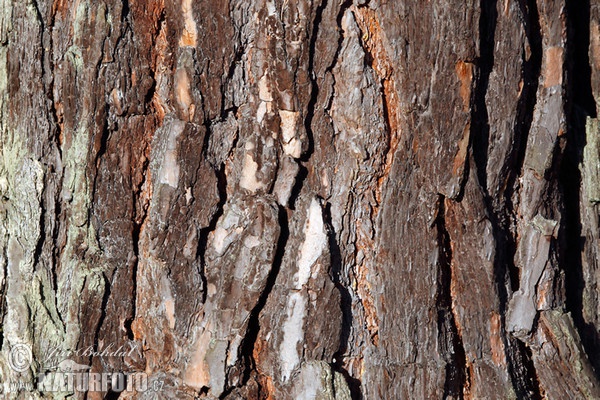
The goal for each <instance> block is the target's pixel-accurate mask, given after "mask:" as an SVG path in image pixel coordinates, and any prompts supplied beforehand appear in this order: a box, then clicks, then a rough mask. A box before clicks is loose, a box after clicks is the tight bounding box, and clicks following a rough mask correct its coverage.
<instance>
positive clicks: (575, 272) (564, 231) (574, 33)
mask: <svg viewBox="0 0 600 400" xmlns="http://www.w3.org/2000/svg"><path fill="white" fill-rule="evenodd" d="M566 5H567V17H568V23H567V46H566V47H567V48H566V51H567V60H568V62H569V64H568V66H567V68H568V73H567V76H568V79H567V81H566V92H567V100H566V107H565V108H566V110H565V112H566V114H567V118H568V124H569V125H568V130H567V143H566V146H565V151H564V157H563V159H562V161H561V166H560V174H559V186H560V191H561V194H562V196H563V200H564V211H563V218H562V219H561V222H562V224H561V229H560V241H559V243H560V245H563V246H564V247H565V248H564V251H563V252H562V257H563V259H562V260H561V262H560V265H561V266H562V267H563V270H564V272H565V285H566V305H567V310H568V311H570V312H571V315H572V317H573V322H574V324H575V326H576V328H577V331H578V332H579V336H580V337H581V342H582V345H583V347H584V349H585V352H586V354H587V355H588V358H589V360H590V362H591V363H592V365H593V367H594V370H595V372H596V376H597V377H598V378H599V379H600V357H599V356H600V334H599V333H598V330H597V327H595V326H594V324H593V323H590V322H587V321H586V320H585V318H584V315H583V311H584V298H583V294H584V286H585V284H586V282H585V280H584V271H583V259H582V256H583V254H584V253H583V252H584V247H583V246H584V242H583V241H582V237H581V236H582V234H583V232H582V231H583V224H582V220H581V218H582V216H581V215H582V214H581V212H582V209H581V203H582V199H581V185H582V176H581V171H580V169H579V166H580V165H581V164H582V161H583V148H584V146H585V144H586V118H587V117H588V116H589V117H592V118H596V117H597V111H596V101H595V99H594V95H593V90H592V82H591V67H590V58H589V48H590V1H589V0H577V1H574V0H566Z"/></svg>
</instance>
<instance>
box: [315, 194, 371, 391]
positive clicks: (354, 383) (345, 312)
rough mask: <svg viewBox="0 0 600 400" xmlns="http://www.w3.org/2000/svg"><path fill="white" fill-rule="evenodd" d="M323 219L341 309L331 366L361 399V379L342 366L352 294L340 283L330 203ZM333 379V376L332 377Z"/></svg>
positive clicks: (350, 317)
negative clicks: (336, 344)
mask: <svg viewBox="0 0 600 400" xmlns="http://www.w3.org/2000/svg"><path fill="white" fill-rule="evenodd" d="M323 220H324V222H325V226H326V228H327V236H328V241H329V252H330V255H331V269H330V271H329V273H330V275H331V280H332V281H333V283H334V284H335V287H336V288H337V289H338V290H339V292H340V299H341V300H340V301H341V304H340V307H341V310H342V328H341V330H340V344H339V348H338V350H337V351H336V352H335V353H334V354H333V364H332V368H333V370H334V371H338V372H339V373H341V374H342V375H343V376H344V377H345V378H346V382H347V383H348V387H349V388H350V392H351V395H352V399H353V400H358V399H362V398H363V396H362V392H361V389H360V387H361V381H360V380H359V379H356V378H354V377H352V376H351V375H350V373H349V372H348V371H347V370H346V369H345V368H344V367H343V364H344V356H345V355H346V353H347V351H348V344H349V343H348V342H349V339H350V333H351V330H352V324H353V315H352V296H351V294H350V291H349V290H348V288H347V287H346V286H344V284H343V283H342V279H341V274H342V262H343V261H342V254H341V250H340V246H339V244H338V241H337V234H336V232H335V229H334V227H333V223H332V219H331V204H330V203H327V204H326V205H325V207H324V209H323ZM332 379H333V378H332ZM332 387H334V388H335V385H333V384H332Z"/></svg>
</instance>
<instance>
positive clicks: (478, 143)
mask: <svg viewBox="0 0 600 400" xmlns="http://www.w3.org/2000/svg"><path fill="white" fill-rule="evenodd" d="M480 7H481V16H480V19H479V48H480V52H481V53H480V56H479V59H478V60H477V66H478V67H479V68H478V72H477V76H476V78H475V79H476V81H475V88H474V90H473V92H474V94H473V108H472V112H471V149H472V154H473V161H474V162H475V165H476V172H477V178H478V180H479V185H480V186H481V188H482V189H483V190H484V192H485V196H486V198H488V197H489V193H488V190H487V158H488V149H489V136H490V124H489V116H488V111H487V105H486V103H485V97H486V95H487V91H488V86H489V81H490V74H491V73H492V70H493V68H494V46H495V36H496V24H497V20H498V10H497V8H496V7H497V0H481V2H480Z"/></svg>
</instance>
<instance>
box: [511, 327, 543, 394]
mask: <svg viewBox="0 0 600 400" xmlns="http://www.w3.org/2000/svg"><path fill="white" fill-rule="evenodd" d="M506 348H507V355H508V357H507V359H508V371H509V373H510V376H511V379H512V384H513V387H514V389H515V392H516V394H517V398H519V399H528V400H542V398H543V397H542V394H541V392H540V387H539V380H538V378H537V373H536V371H535V365H534V364H533V360H532V358H531V350H530V349H529V347H527V345H526V344H525V343H523V342H522V341H521V340H519V339H517V338H515V337H512V336H511V337H509V339H508V346H506Z"/></svg>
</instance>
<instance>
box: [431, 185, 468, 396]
mask: <svg viewBox="0 0 600 400" xmlns="http://www.w3.org/2000/svg"><path fill="white" fill-rule="evenodd" d="M445 201H446V198H445V196H443V195H439V196H438V205H437V207H438V209H437V216H436V219H435V222H434V224H435V227H436V230H437V246H438V260H437V289H436V300H435V302H436V308H437V327H438V343H439V346H440V349H441V353H442V356H443V357H444V360H445V361H446V380H445V383H444V399H446V398H459V399H462V398H463V396H464V393H463V390H464V387H465V384H466V382H467V374H466V364H467V360H466V356H465V349H464V347H463V343H462V338H461V337H460V333H459V332H458V328H457V326H456V320H455V316H454V312H453V310H452V290H451V284H452V243H451V239H450V234H449V233H448V231H447V229H446V204H445Z"/></svg>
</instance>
